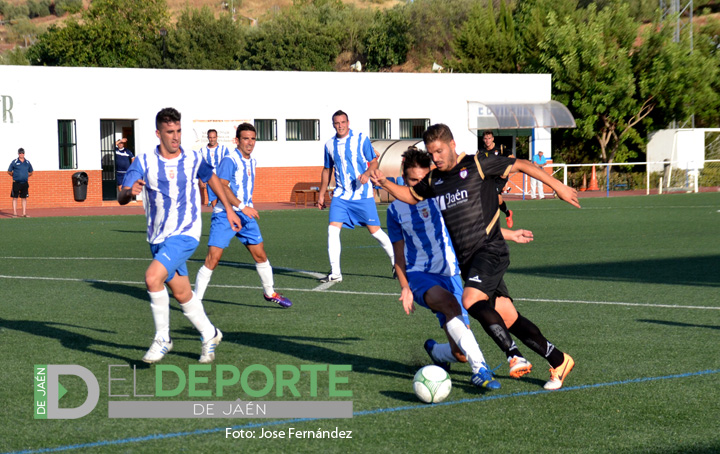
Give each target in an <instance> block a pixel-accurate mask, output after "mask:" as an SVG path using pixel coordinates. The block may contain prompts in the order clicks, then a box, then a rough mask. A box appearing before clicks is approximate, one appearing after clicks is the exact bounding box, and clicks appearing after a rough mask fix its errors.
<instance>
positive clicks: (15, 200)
mask: <svg viewBox="0 0 720 454" xmlns="http://www.w3.org/2000/svg"><path fill="white" fill-rule="evenodd" d="M12 205H13V216H14V217H17V197H13V199H12Z"/></svg>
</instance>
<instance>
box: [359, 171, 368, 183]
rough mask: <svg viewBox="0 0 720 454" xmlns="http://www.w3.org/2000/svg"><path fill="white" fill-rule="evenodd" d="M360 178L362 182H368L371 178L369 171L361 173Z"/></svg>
mask: <svg viewBox="0 0 720 454" xmlns="http://www.w3.org/2000/svg"><path fill="white" fill-rule="evenodd" d="M358 180H360V184H365V183H367V182H368V181H369V180H370V176H369V175H368V172H363V173H361V174H360V178H358Z"/></svg>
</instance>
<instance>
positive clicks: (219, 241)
mask: <svg viewBox="0 0 720 454" xmlns="http://www.w3.org/2000/svg"><path fill="white" fill-rule="evenodd" d="M235 137H236V142H237V148H236V149H235V150H233V151H232V152H230V154H228V155H227V156H225V157H224V158H222V160H221V161H220V165H218V168H217V175H218V177H219V178H220V183H221V184H222V187H223V188H224V193H225V195H226V196H227V200H228V201H229V204H228V202H224V201H222V200H220V201H218V203H217V204H216V205H215V208H213V214H212V221H211V224H210V239H209V240H208V253H207V256H206V257H205V264H204V265H203V266H201V267H200V269H199V270H198V273H197V277H196V278H195V293H196V294H197V295H198V298H200V299H202V298H203V297H204V296H205V290H207V287H208V284H210V279H211V278H212V274H213V271H214V270H215V268H216V267H217V265H218V263H219V262H220V259H221V258H222V255H223V251H224V250H225V248H226V247H228V246H229V245H230V241H231V240H232V239H233V237H235V238H237V239H238V241H240V242H241V243H242V244H244V245H245V247H246V248H247V250H248V252H250V255H252V258H253V260H255V269H256V270H257V272H258V274H259V275H260V282H261V283H262V286H263V297H264V298H265V300H266V301H270V302H273V303H277V304H278V305H280V306H281V307H290V306H292V302H291V301H290V300H289V299H287V298H285V297H284V296H282V295H281V294H279V293H277V292H276V291H275V284H274V281H273V270H272V267H271V266H270V261H269V260H268V257H267V254H266V253H265V245H264V243H263V237H262V234H261V233H260V226H258V223H257V221H256V220H255V219H258V218H260V215H259V214H258V212H257V210H256V209H255V208H253V201H252V197H253V190H254V189H255V165H256V161H255V158H252V157H250V155H251V154H252V152H253V150H254V149H255V140H256V131H255V127H254V126H253V125H251V124H250V123H243V124H241V125H240V126H238V128H237V131H236V132H235ZM228 206H231V207H232V210H228V209H227V207H228ZM230 211H232V212H236V213H237V215H238V216H239V217H240V219H241V220H242V230H240V231H239V232H237V231H235V230H234V229H232V228H231V225H230V224H229V223H228V220H227V216H226V212H230Z"/></svg>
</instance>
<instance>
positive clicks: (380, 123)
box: [370, 118, 390, 140]
mask: <svg viewBox="0 0 720 454" xmlns="http://www.w3.org/2000/svg"><path fill="white" fill-rule="evenodd" d="M370 138H371V139H373V140H375V139H390V120H388V119H386V118H382V119H380V118H378V119H370Z"/></svg>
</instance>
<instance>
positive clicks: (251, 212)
mask: <svg viewBox="0 0 720 454" xmlns="http://www.w3.org/2000/svg"><path fill="white" fill-rule="evenodd" d="M219 179H220V183H221V184H222V185H223V186H222V187H223V189H224V190H225V196H226V197H227V198H228V201H229V202H230V203H231V204H232V206H234V207H238V208H240V211H242V212H243V213H245V215H246V216H249V217H251V218H255V219H260V213H258V211H257V210H256V209H255V208H253V207H249V206H247V205H243V202H242V200H240V199H238V198H237V196H236V195H235V193H234V192H233V190H232V188H231V187H230V182H229V181H228V180H225V179H223V178H219ZM225 206H227V205H225Z"/></svg>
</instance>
